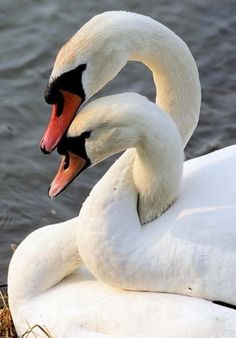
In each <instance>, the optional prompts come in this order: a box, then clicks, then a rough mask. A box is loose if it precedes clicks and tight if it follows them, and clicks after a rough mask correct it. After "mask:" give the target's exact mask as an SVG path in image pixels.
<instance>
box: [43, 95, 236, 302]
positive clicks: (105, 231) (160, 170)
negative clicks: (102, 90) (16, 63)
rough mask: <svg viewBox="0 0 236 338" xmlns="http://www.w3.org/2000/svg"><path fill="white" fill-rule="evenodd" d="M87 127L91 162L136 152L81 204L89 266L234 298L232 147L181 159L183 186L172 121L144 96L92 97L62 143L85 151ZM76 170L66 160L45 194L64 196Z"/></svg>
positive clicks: (133, 283)
mask: <svg viewBox="0 0 236 338" xmlns="http://www.w3.org/2000/svg"><path fill="white" fill-rule="evenodd" d="M120 102H123V105H121V104H120ZM88 130H90V131H91V134H90V136H89V137H88V138H86V139H85V144H84V147H85V152H86V153H87V154H88V157H89V159H90V160H91V163H92V164H93V165H94V164H96V163H98V162H99V161H100V160H103V159H104V158H106V157H108V156H110V155H111V154H113V153H116V152H117V151H120V150H124V149H128V148H131V149H128V150H127V151H126V152H125V154H124V155H122V156H121V158H120V159H119V160H118V161H117V162H116V163H115V164H114V165H113V166H112V168H111V169H110V170H109V171H108V172H107V173H106V174H105V176H104V177H103V178H102V179H101V180H100V181H99V183H98V184H97V185H96V186H95V187H94V189H93V190H92V192H91V194H90V196H89V197H88V198H87V200H86V202H85V203H84V205H83V208H82V209H81V212H80V215H79V219H78V229H77V232H76V236H77V245H78V248H79V252H80V255H81V258H82V260H83V262H84V263H85V265H86V266H87V268H88V269H89V270H90V271H91V272H92V273H93V275H94V276H95V277H96V278H97V279H99V280H102V281H103V282H105V283H108V284H110V285H112V286H115V287H117V288H123V289H131V290H146V291H158V292H169V293H180V294H184V295H191V296H194V297H201V298H205V299H209V300H218V301H222V302H226V303H230V304H234V305H236V298H235V297H236V294H235V290H236V279H235V273H236V251H235V247H236V246H235V244H236V231H235V230H236V229H235V227H236V221H235V220H236V205H235V197H236V193H235V191H236V189H235V185H234V184H233V182H236V173H235V170H234V163H235V161H236V147H235V146H232V147H229V148H226V149H223V150H221V151H218V152H215V153H213V154H209V155H206V156H202V157H200V158H196V159H194V160H190V161H187V162H185V164H184V175H183V180H182V183H181V174H182V163H183V153H182V143H181V139H180V137H179V135H178V132H177V129H176V127H175V124H174V123H173V121H172V120H171V118H170V117H169V116H168V115H167V114H165V113H164V112H162V111H161V109H160V108H158V107H157V105H155V104H153V103H151V102H149V101H148V100H147V99H146V98H144V97H142V96H140V95H138V94H132V93H126V94H120V95H113V96H110V97H105V98H101V99H98V100H96V101H94V102H92V103H90V104H88V105H87V106H85V107H84V108H83V109H82V110H81V111H80V112H79V114H78V115H77V116H76V118H75V119H74V121H73V122H72V124H71V126H70V128H69V130H68V140H69V141H70V143H66V141H65V147H67V148H66V149H67V150H68V151H70V150H71V148H70V146H71V144H73V151H75V152H76V151H79V150H80V149H81V147H82V146H81V144H82V142H81V139H80V138H81V137H83V136H80V135H84V134H85V132H86V131H88ZM73 140H74V143H73ZM69 141H68V142H69ZM77 142H78V143H77ZM63 161H64V159H63V160H62V163H63ZM70 170H72V172H71V175H74V174H73V168H72V169H70V166H69V168H66V170H64V167H62V166H61V167H60V170H59V172H58V173H59V176H58V175H57V176H56V178H55V179H54V181H53V183H52V186H51V189H50V192H49V193H53V191H55V189H56V192H57V193H58V184H59V185H60V177H61V171H62V173H63V174H65V175H66V174H67V173H69V172H70ZM73 177H74V176H73ZM62 181H63V180H62ZM180 183H181V188H180V190H179V186H180ZM61 184H62V186H61V190H62V189H64V184H63V182H62V183H61ZM67 184H68V181H66V185H67ZM216 189H217V190H216ZM213 192H214V193H213ZM177 196H178V197H177ZM176 198H177V199H176ZM175 200H176V201H175ZM174 201H175V202H174ZM173 202H174V203H173ZM150 206H151V208H150ZM169 206H170V207H169ZM168 207H169V208H168ZM121 215H122V216H121ZM160 215H161V216H160ZM159 216H160V217H159ZM140 221H141V223H146V222H149V223H147V224H145V225H144V226H141V224H140ZM85 224H86V226H85ZM216 276H217V277H216Z"/></svg>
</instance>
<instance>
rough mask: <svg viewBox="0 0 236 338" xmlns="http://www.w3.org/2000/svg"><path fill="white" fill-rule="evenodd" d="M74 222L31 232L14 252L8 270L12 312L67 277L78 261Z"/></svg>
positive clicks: (78, 263) (73, 220)
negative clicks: (18, 305)
mask: <svg viewBox="0 0 236 338" xmlns="http://www.w3.org/2000/svg"><path fill="white" fill-rule="evenodd" d="M74 238H75V219H72V220H70V221H67V222H64V223H59V224H54V225H50V226H45V227H43V228H40V229H38V230H36V231H34V232H32V233H31V234H30V235H29V236H28V237H26V239H25V240H24V241H23V242H22V243H21V244H20V245H19V247H18V248H17V249H16V251H15V253H14V255H13V257H12V260H11V262H10V266H9V272H8V292H9V304H10V307H11V310H12V311H14V309H16V307H17V304H21V303H22V302H24V301H27V299H29V298H32V297H35V296H38V295H39V294H41V293H43V292H45V291H46V290H47V289H49V288H51V287H52V286H54V285H56V284H57V283H58V282H60V281H61V280H62V279H63V278H65V277H66V276H67V275H69V274H70V273H71V272H72V271H73V270H74V269H75V268H76V267H77V266H78V265H80V263H81V262H80V257H79V254H78V250H77V246H76V243H75V240H74Z"/></svg>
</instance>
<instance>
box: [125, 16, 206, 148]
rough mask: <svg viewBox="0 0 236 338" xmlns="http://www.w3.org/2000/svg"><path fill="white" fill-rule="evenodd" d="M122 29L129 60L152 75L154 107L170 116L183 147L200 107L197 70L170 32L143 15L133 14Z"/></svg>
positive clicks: (189, 55)
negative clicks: (154, 95)
mask: <svg viewBox="0 0 236 338" xmlns="http://www.w3.org/2000/svg"><path fill="white" fill-rule="evenodd" d="M127 26H128V27H127ZM125 29H126V30H127V32H128V34H126V35H125V37H124V40H123V43H124V44H125V45H126V46H127V47H126V48H127V51H128V60H133V61H140V62H142V63H144V64H145V65H146V66H147V67H148V68H149V69H150V70H151V71H152V73H153V79H154V83H155V86H156V103H157V104H158V105H159V106H160V107H161V108H162V109H163V110H164V111H166V112H168V113H169V114H170V115H171V117H172V119H173V120H174V122H175V124H176V126H177V128H178V130H179V132H180V134H181V138H182V142H183V145H184V147H185V146H186V144H187V142H188V140H189V138H190V137H191V135H192V133H193V131H194V129H195V128H196V125H197V122H198V119H199V113H200V104H201V87H200V82H199V75H198V70H197V66H196V63H195V61H194V59H193V56H192V54H191V52H190V50H189V48H188V47H187V45H186V44H185V43H184V41H183V40H181V39H180V38H179V37H178V36H177V35H176V34H175V33H174V32H172V31H171V30H170V29H168V28H167V27H165V26H164V25H162V24H161V23H159V22H157V21H155V20H153V19H151V18H148V17H145V16H142V15H137V14H134V15H133V16H132V20H130V21H129V22H128V23H127V22H126V26H125Z"/></svg>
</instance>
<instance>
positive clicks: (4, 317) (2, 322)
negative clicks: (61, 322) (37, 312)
mask: <svg viewBox="0 0 236 338" xmlns="http://www.w3.org/2000/svg"><path fill="white" fill-rule="evenodd" d="M27 325H28V327H29V329H28V330H27V331H26V332H25V333H24V334H23V335H21V336H20V337H19V338H27V337H28V336H29V334H30V333H32V334H33V335H34V336H35V337H36V335H35V334H34V329H39V330H40V331H42V332H43V333H44V334H45V338H46V337H48V338H53V337H52V335H51V334H50V333H49V332H48V330H47V329H45V328H43V327H42V326H40V325H37V324H36V325H33V326H30V325H29V324H28V323H27ZM0 338H18V336H17V333H16V330H15V327H14V324H13V321H12V317H11V312H10V309H9V306H8V296H7V292H2V291H0Z"/></svg>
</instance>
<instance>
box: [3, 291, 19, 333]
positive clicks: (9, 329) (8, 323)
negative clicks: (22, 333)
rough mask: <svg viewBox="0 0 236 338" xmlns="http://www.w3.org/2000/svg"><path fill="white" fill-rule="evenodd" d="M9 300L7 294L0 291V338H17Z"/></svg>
mask: <svg viewBox="0 0 236 338" xmlns="http://www.w3.org/2000/svg"><path fill="white" fill-rule="evenodd" d="M7 298H8V297H7V293H6V292H4V293H3V292H1V291H0V338H17V334H16V330H15V327H14V324H13V321H12V317H11V312H10V309H9V306H8V301H7Z"/></svg>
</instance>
